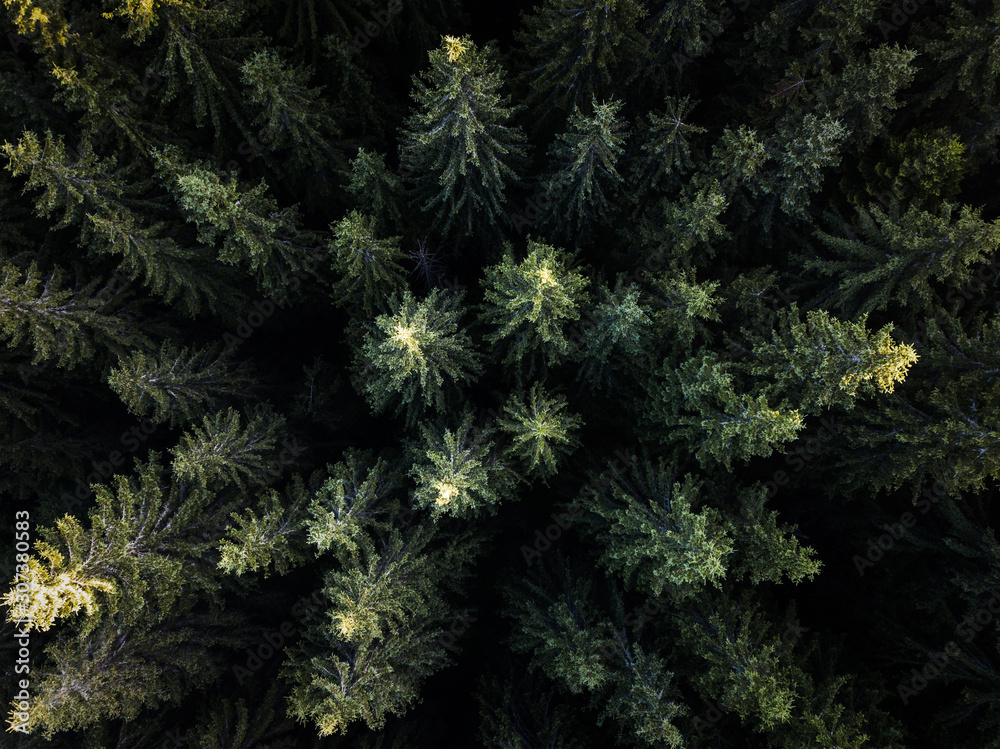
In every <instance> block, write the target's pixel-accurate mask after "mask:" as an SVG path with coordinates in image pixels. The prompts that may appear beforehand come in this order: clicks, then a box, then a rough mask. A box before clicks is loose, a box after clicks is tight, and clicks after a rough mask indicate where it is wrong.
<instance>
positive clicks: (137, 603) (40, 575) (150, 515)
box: [5, 453, 232, 632]
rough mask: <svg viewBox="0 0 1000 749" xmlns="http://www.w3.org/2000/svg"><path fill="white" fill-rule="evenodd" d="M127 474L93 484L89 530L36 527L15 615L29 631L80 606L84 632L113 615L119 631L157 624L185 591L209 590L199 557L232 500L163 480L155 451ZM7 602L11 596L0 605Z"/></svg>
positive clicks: (73, 524)
mask: <svg viewBox="0 0 1000 749" xmlns="http://www.w3.org/2000/svg"><path fill="white" fill-rule="evenodd" d="M136 470H137V473H138V476H136V477H135V478H129V477H126V476H116V477H115V480H114V484H113V488H112V487H109V486H107V485H95V487H94V493H95V495H96V502H97V504H96V507H94V508H93V509H92V510H91V511H90V516H89V520H90V526H89V528H85V527H84V526H83V525H82V524H81V523H80V521H79V520H77V518H75V517H74V516H72V515H65V516H64V517H62V518H60V519H59V520H57V521H56V523H55V526H54V527H51V528H42V529H40V536H41V540H40V541H38V542H36V544H35V551H36V554H37V556H32V557H30V558H29V560H28V578H29V580H30V581H31V586H32V588H31V593H30V596H29V598H28V600H27V601H26V602H25V604H24V605H23V606H22V607H21V610H20V611H19V613H21V614H22V615H24V617H25V618H27V619H29V620H30V621H31V622H32V624H31V627H32V628H33V629H37V630H40V631H45V630H48V629H49V628H51V627H52V625H53V624H54V623H55V622H56V620H57V619H63V618H65V617H68V616H70V615H71V614H74V613H76V612H77V611H80V610H81V609H84V610H85V611H86V614H87V620H86V623H85V624H84V626H83V631H84V632H89V631H91V630H93V628H94V627H95V626H97V624H98V623H100V622H102V621H105V620H108V619H109V618H113V617H117V621H118V623H119V625H127V624H129V623H134V622H136V621H138V620H139V618H140V617H142V618H151V619H152V620H153V621H157V620H162V619H164V618H165V617H167V616H168V615H169V613H170V612H171V611H172V610H173V609H174V607H182V606H183V605H184V604H185V602H191V601H192V600H193V599H192V596H193V595H199V596H204V595H214V594H215V593H216V592H217V591H218V589H219V581H218V579H217V576H216V573H215V570H214V564H213V562H212V560H211V557H210V556H208V555H207V553H208V552H209V550H210V549H211V547H212V545H213V540H212V537H213V535H217V534H219V533H220V532H221V531H222V530H223V529H224V528H225V525H226V520H225V518H226V514H227V512H228V511H227V505H228V504H230V503H231V502H232V499H230V500H228V502H227V501H226V500H224V499H222V498H220V499H219V500H218V501H216V495H215V493H214V492H210V491H208V490H206V489H204V488H201V487H198V486H197V485H195V486H194V487H192V486H190V485H188V484H186V483H185V482H183V481H181V480H171V477H169V476H167V475H165V474H166V472H165V471H164V469H163V468H162V467H161V466H160V465H159V462H158V456H157V455H156V454H155V453H151V457H150V458H149V460H148V461H147V462H146V463H137V466H136ZM182 571H183V575H182V574H181V572H182ZM16 599H17V595H16V592H15V591H14V590H11V591H10V592H9V593H8V594H7V596H6V598H5V601H6V602H7V603H8V605H11V603H13V602H14V601H15V600H16ZM12 615H13V610H12V612H11V617H10V618H11V620H12V621H13V616H12Z"/></svg>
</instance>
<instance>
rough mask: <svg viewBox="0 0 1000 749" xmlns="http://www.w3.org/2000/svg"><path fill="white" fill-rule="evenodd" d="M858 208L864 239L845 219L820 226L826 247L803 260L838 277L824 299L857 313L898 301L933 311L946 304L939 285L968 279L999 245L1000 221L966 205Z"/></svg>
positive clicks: (814, 270)
mask: <svg viewBox="0 0 1000 749" xmlns="http://www.w3.org/2000/svg"><path fill="white" fill-rule="evenodd" d="M856 213H857V217H858V225H859V226H858V228H859V229H860V236H859V233H856V232H855V230H854V228H852V227H850V226H847V225H846V224H844V225H843V226H842V227H841V226H837V225H836V224H834V227H835V228H834V231H835V232H836V233H832V232H827V231H822V230H818V231H817V232H816V237H817V238H818V239H819V240H820V241H821V242H822V243H823V245H824V249H825V250H826V251H827V252H825V253H823V254H820V253H815V254H814V255H812V256H811V257H808V256H807V257H803V258H801V259H800V262H801V263H802V265H803V267H804V269H805V270H806V271H807V272H808V273H810V275H814V276H828V277H832V279H831V280H834V279H835V280H836V281H837V285H836V287H833V288H832V289H831V291H830V292H828V297H827V300H826V302H825V304H826V306H828V307H831V308H833V309H838V310H842V311H843V312H845V313H847V314H848V315H849V316H851V317H854V316H856V315H858V314H865V313H869V312H872V311H875V310H884V309H887V308H888V307H889V306H890V304H892V303H894V302H895V303H898V304H900V305H901V306H909V307H914V308H916V309H918V310H929V309H931V308H933V306H935V304H936V303H940V300H939V299H938V296H939V295H938V293H937V290H938V289H940V288H956V287H961V286H964V285H966V284H968V283H969V282H970V281H971V280H972V273H973V268H974V267H975V266H976V264H978V263H982V262H984V261H985V260H987V259H988V258H990V257H992V256H993V254H994V253H995V252H996V251H997V248H998V245H1000V227H998V225H997V223H996V222H988V221H984V220H983V219H982V218H980V215H981V210H980V209H973V208H971V207H970V206H967V205H965V206H957V205H955V204H952V203H944V204H942V206H941V208H940V210H939V211H936V212H933V213H932V212H927V211H922V210H920V209H919V208H918V207H917V206H915V205H910V206H909V207H908V208H907V209H906V213H905V214H903V213H902V209H901V206H900V204H899V202H898V201H896V200H894V201H892V203H890V205H889V209H888V211H883V210H882V209H880V208H879V207H878V206H877V205H875V204H872V205H871V206H870V207H869V210H867V211H866V210H864V209H862V208H858V209H856ZM844 235H846V236H844Z"/></svg>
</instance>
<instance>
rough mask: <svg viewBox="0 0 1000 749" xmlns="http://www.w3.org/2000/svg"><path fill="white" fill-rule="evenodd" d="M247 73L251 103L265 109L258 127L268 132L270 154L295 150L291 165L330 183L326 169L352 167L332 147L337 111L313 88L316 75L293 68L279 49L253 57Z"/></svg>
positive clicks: (261, 110)
mask: <svg viewBox="0 0 1000 749" xmlns="http://www.w3.org/2000/svg"><path fill="white" fill-rule="evenodd" d="M241 72H242V80H243V83H245V84H246V85H247V86H248V87H249V88H250V104H251V105H253V106H255V107H259V114H258V115H257V120H256V124H258V125H260V127H261V130H262V131H263V132H266V133H268V139H269V141H270V143H269V148H270V149H272V150H274V151H280V150H282V149H286V148H287V149H288V150H290V151H291V159H290V161H291V163H292V164H293V165H294V166H296V167H298V168H299V169H302V170H303V171H308V172H310V173H311V174H312V175H314V179H315V178H319V179H323V178H324V175H325V170H324V169H323V168H322V167H323V166H325V165H332V164H333V163H335V162H340V163H339V164H338V166H340V167H341V168H343V167H345V166H346V162H345V161H344V156H343V154H342V153H340V152H338V151H337V150H336V149H335V148H334V146H333V144H332V141H333V138H334V137H336V136H338V135H340V129H339V128H338V126H337V123H336V121H335V120H334V119H333V116H332V115H333V113H332V111H331V108H330V106H329V105H328V104H326V103H325V101H324V100H323V98H322V96H321V91H322V90H321V89H319V88H309V87H308V82H309V79H310V78H311V77H312V70H310V69H309V68H302V67H296V66H292V65H289V64H288V63H287V62H285V61H284V60H282V59H281V57H280V56H279V55H278V53H277V52H276V51H275V50H273V49H263V50H261V51H259V52H255V53H254V54H253V55H251V56H250V57H249V58H247V60H246V62H244V63H243V66H242V68H241ZM314 187H317V185H315V184H314Z"/></svg>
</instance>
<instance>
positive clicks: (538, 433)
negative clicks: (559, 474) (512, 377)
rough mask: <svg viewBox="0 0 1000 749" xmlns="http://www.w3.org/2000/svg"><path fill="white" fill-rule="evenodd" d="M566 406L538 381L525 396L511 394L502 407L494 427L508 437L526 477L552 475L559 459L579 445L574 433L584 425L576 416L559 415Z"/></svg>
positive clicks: (560, 397)
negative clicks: (508, 435) (507, 434)
mask: <svg viewBox="0 0 1000 749" xmlns="http://www.w3.org/2000/svg"><path fill="white" fill-rule="evenodd" d="M525 396H527V397H525ZM565 407H566V399H565V398H564V397H563V396H561V395H554V396H550V395H549V393H547V392H546V390H545V388H544V386H543V385H542V383H540V382H535V383H533V384H532V386H531V389H530V390H529V391H528V392H527V393H521V394H519V395H515V394H512V395H511V397H510V398H509V399H508V401H507V403H506V404H504V409H503V417H502V418H500V419H498V420H497V426H498V427H499V428H500V429H501V430H503V431H504V432H509V433H510V434H511V436H512V441H513V444H512V445H511V453H512V454H513V455H515V456H517V457H518V458H519V459H520V461H521V463H522V464H523V465H524V466H525V467H526V469H527V473H528V475H538V476H541V477H543V478H544V477H546V476H551V475H553V474H555V473H556V470H557V467H556V461H557V460H558V458H560V457H562V455H563V454H564V453H567V452H569V451H571V450H573V449H574V448H576V447H578V446H579V444H580V441H579V439H577V437H576V435H575V434H574V432H575V431H576V430H577V429H579V428H580V427H582V426H583V420H582V419H581V418H580V417H579V416H577V415H576V414H572V413H562V411H563V409H564V408H565Z"/></svg>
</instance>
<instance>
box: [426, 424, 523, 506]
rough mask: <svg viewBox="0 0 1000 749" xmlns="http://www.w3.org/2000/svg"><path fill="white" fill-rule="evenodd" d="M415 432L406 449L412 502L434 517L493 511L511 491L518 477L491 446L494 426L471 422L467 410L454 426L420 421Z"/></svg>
mask: <svg viewBox="0 0 1000 749" xmlns="http://www.w3.org/2000/svg"><path fill="white" fill-rule="evenodd" d="M420 435H421V441H420V442H419V443H414V444H412V445H411V446H410V450H409V453H410V455H411V456H412V458H413V465H412V467H411V468H410V476H411V477H412V478H413V479H414V481H415V482H416V490H415V491H414V492H413V502H414V505H416V506H417V507H420V508H426V509H428V510H430V512H431V516H432V517H433V518H434V519H435V520H437V519H438V518H440V517H442V516H445V515H453V516H457V517H468V516H475V515H480V514H483V513H489V514H493V513H495V511H496V505H498V504H499V503H500V502H503V501H505V500H509V499H512V498H513V497H514V485H515V483H516V480H517V477H516V475H515V474H514V472H513V471H512V470H511V469H510V468H509V467H508V465H507V464H506V463H505V458H504V457H503V456H502V455H501V454H500V451H499V450H498V449H497V448H496V447H495V444H494V441H493V430H492V429H491V428H486V429H478V428H473V426H472V413H471V412H470V411H467V412H466V413H465V414H464V415H463V416H462V421H461V422H460V423H459V424H458V426H457V427H456V428H455V429H450V428H444V429H442V428H440V427H437V426H434V425H431V424H426V423H425V424H421V426H420Z"/></svg>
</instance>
